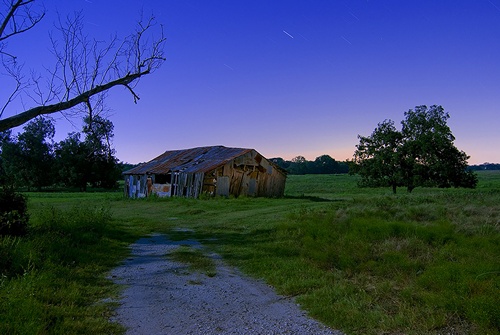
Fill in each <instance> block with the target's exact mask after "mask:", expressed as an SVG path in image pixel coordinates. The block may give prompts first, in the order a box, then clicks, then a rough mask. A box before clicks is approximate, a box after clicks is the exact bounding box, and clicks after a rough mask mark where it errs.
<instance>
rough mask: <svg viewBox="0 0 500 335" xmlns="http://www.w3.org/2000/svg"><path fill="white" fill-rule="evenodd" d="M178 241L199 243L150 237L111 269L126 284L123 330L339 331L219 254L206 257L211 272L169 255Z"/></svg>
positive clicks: (120, 314)
mask: <svg viewBox="0 0 500 335" xmlns="http://www.w3.org/2000/svg"><path fill="white" fill-rule="evenodd" d="M180 245H191V246H194V247H201V245H200V244H199V243H198V242H197V241H194V240H184V241H171V240H169V239H168V238H167V237H166V236H164V235H152V236H150V237H148V238H142V239H140V240H138V241H137V242H136V243H134V244H132V245H131V249H132V256H131V257H130V258H128V259H127V260H126V261H125V262H124V264H123V265H122V266H120V267H118V268H116V269H114V270H113V271H112V272H111V275H110V276H111V278H112V279H113V280H114V281H115V282H116V283H118V284H121V285H126V287H125V288H124V290H123V292H122V295H121V297H120V299H119V300H118V303H119V304H120V306H119V307H118V308H117V309H116V315H115V317H114V318H113V321H115V322H119V323H120V324H122V325H124V326H125V327H126V328H127V329H128V330H127V334H176V335H181V334H301V335H302V334H335V335H341V334H342V333H341V332H339V331H336V330H332V329H329V328H326V327H325V326H323V325H322V324H320V323H319V322H317V321H315V320H313V319H311V318H309V317H308V316H307V315H306V314H305V313H304V312H303V311H302V310H300V308H299V307H298V305H297V304H296V303H295V302H294V300H293V299H291V298H287V297H283V296H279V295H277V294H276V293H275V292H274V291H273V290H272V288H270V287H269V286H268V285H266V284H265V283H263V282H260V281H256V280H254V279H251V278H248V277H246V276H244V275H242V274H241V273H240V272H239V271H238V270H236V269H234V268H232V267H229V266H227V265H225V264H224V263H223V262H222V260H221V259H220V258H219V257H217V255H210V256H211V257H212V258H213V259H214V260H215V262H216V264H217V267H216V275H215V276H207V275H205V274H203V273H199V272H193V271H190V270H189V268H188V265H186V264H183V263H177V262H174V261H172V260H170V259H168V257H166V255H167V254H169V253H171V252H172V251H174V250H175V249H176V248H178V247H179V246H180Z"/></svg>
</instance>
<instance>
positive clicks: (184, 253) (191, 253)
mask: <svg viewBox="0 0 500 335" xmlns="http://www.w3.org/2000/svg"><path fill="white" fill-rule="evenodd" d="M167 257H168V258H169V259H171V260H173V261H176V262H181V263H186V264H188V266H189V269H190V270H191V271H196V272H202V273H204V274H205V275H207V276H208V277H215V276H216V274H217V271H216V266H215V262H214V261H213V259H211V258H210V257H208V256H207V255H206V254H205V253H204V252H203V251H202V250H200V249H199V248H195V247H193V246H190V245H181V246H180V247H179V248H178V249H176V250H174V251H173V252H171V253H170V254H168V255H167Z"/></svg>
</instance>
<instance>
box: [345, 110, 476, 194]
mask: <svg viewBox="0 0 500 335" xmlns="http://www.w3.org/2000/svg"><path fill="white" fill-rule="evenodd" d="M448 118H449V114H448V113H445V112H444V109H443V107H441V106H436V105H434V106H431V107H429V108H427V106H417V107H415V110H411V109H410V110H409V111H408V112H406V113H405V120H403V121H402V122H401V123H402V130H401V131H398V130H397V129H396V128H395V127H394V122H393V121H391V120H386V121H384V122H382V123H380V124H379V125H378V127H377V128H376V129H375V130H374V132H373V133H372V135H371V136H368V137H363V136H358V137H359V139H360V143H359V144H358V145H357V146H356V151H355V153H354V159H353V164H352V170H351V173H358V174H359V175H360V176H361V185H365V186H391V187H392V189H393V192H394V193H395V192H396V188H397V187H398V186H406V187H407V190H408V192H411V191H412V190H413V189H414V188H415V187H418V186H437V187H452V186H453V187H475V186H476V185H477V177H476V175H475V174H474V173H472V172H471V171H469V170H468V169H467V159H468V158H469V156H467V155H466V154H465V152H463V151H459V150H458V149H457V148H456V147H455V145H454V144H453V141H454V140H455V137H454V136H453V134H452V132H451V130H450V128H449V127H448V125H447V120H448Z"/></svg>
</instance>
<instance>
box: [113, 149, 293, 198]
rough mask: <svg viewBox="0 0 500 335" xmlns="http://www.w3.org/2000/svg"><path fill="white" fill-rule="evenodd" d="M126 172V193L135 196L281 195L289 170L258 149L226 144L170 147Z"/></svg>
mask: <svg viewBox="0 0 500 335" xmlns="http://www.w3.org/2000/svg"><path fill="white" fill-rule="evenodd" d="M123 174H124V176H125V194H126V196H128V197H131V198H136V197H137V198H141V197H146V196H149V195H151V194H155V195H157V196H160V197H170V196H178V197H193V198H197V197H198V196H199V195H200V194H209V195H221V196H229V195H233V196H235V197H237V196H240V195H246V196H264V197H281V196H283V194H284V190H285V182H286V172H285V171H284V170H283V169H281V168H280V167H278V166H277V165H276V164H274V163H272V162H271V161H269V160H267V159H266V158H264V157H263V156H262V155H261V154H259V153H258V152H257V151H255V150H254V149H241V148H226V147H224V146H211V147H200V148H192V149H185V150H172V151H166V152H165V153H163V154H162V155H160V156H158V157H156V158H155V159H153V160H151V161H149V162H147V163H143V164H141V165H139V166H137V167H135V168H133V169H131V170H128V171H125V172H124V173H123Z"/></svg>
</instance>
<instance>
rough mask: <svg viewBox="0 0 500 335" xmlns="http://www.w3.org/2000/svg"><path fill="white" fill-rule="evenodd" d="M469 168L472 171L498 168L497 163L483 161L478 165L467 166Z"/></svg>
mask: <svg viewBox="0 0 500 335" xmlns="http://www.w3.org/2000/svg"><path fill="white" fill-rule="evenodd" d="M469 170H472V171H481V170H500V164H499V163H488V162H486V163H483V164H479V165H471V166H469Z"/></svg>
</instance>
